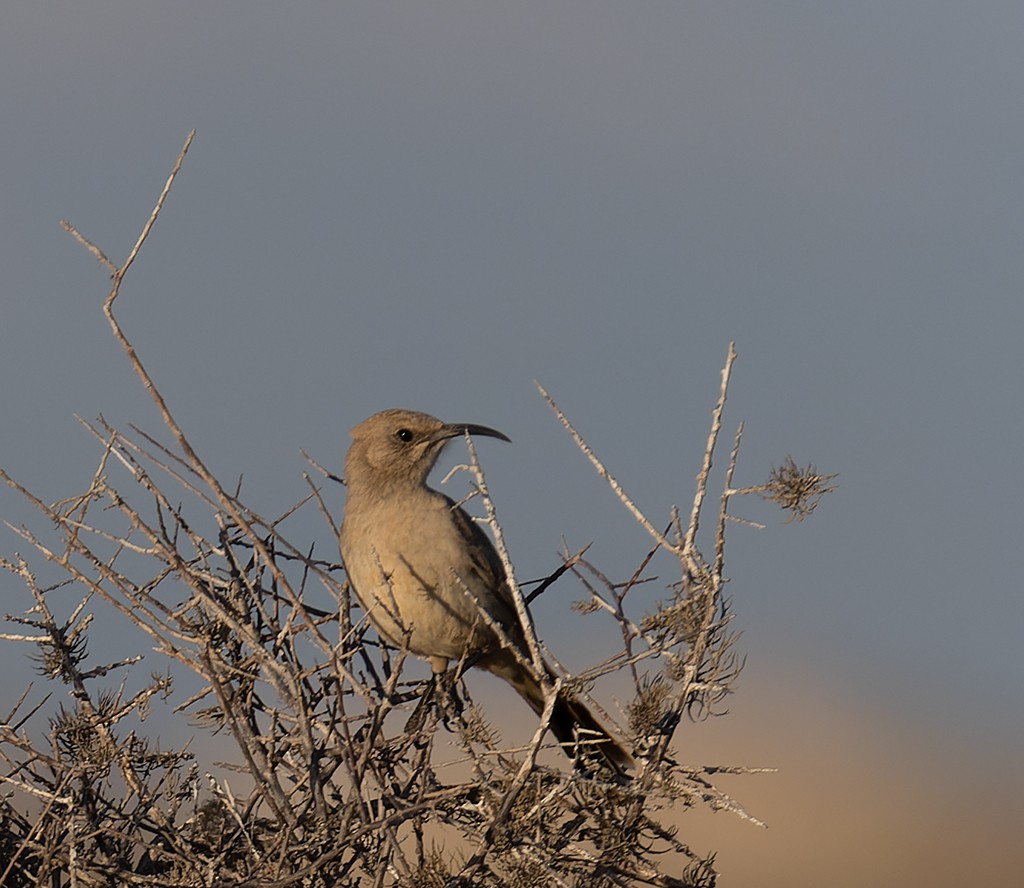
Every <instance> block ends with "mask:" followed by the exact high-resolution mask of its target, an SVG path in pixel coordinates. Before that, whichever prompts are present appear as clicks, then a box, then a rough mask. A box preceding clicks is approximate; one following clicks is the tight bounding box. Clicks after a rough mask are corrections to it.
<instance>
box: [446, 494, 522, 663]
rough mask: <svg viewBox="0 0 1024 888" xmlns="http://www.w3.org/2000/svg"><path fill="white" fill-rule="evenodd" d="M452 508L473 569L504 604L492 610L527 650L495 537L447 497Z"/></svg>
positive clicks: (453, 519) (501, 603)
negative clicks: (495, 546)
mask: <svg viewBox="0 0 1024 888" xmlns="http://www.w3.org/2000/svg"><path fill="white" fill-rule="evenodd" d="M445 499H447V500H448V503H449V506H450V508H451V516H452V523H453V524H454V525H455V528H456V530H457V531H458V532H459V534H460V535H461V536H462V538H463V539H464V540H465V541H466V547H465V548H466V551H467V552H468V553H470V559H471V563H472V567H471V570H472V571H473V573H474V574H475V579H478V580H479V582H480V583H481V584H482V586H483V588H485V589H487V590H489V591H490V592H491V593H492V594H493V596H494V598H495V600H496V601H495V603H496V604H498V605H500V608H501V613H492V616H494V617H497V618H498V619H499V621H500V623H501V625H502V628H504V629H505V631H506V632H507V633H508V634H509V638H510V640H511V641H513V642H515V643H516V644H518V645H520V646H521V649H522V650H524V651H525V650H526V646H525V638H524V636H523V632H522V626H521V625H520V623H519V617H518V615H517V613H516V606H515V602H514V601H513V600H512V592H511V590H510V589H509V586H508V580H507V579H506V577H505V565H504V564H502V563H501V556H500V555H498V551H497V549H495V548H494V543H493V542H492V541H491V538H490V537H489V536H488V535H487V534H486V533H485V532H484V531H483V530H482V529H481V527H480V525H479V524H477V522H476V521H474V520H473V518H472V517H471V516H470V515H469V514H467V513H466V512H465V511H464V510H463V509H461V508H460V507H459V506H458V505H456V503H455V501H454V500H452V499H451V498H450V497H445ZM469 580H470V578H469V577H463V581H464V582H466V583H467V584H469Z"/></svg>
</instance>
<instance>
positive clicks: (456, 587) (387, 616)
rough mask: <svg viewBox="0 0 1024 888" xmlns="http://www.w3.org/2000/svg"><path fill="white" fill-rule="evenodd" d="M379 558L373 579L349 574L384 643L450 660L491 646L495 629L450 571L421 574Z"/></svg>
mask: <svg viewBox="0 0 1024 888" xmlns="http://www.w3.org/2000/svg"><path fill="white" fill-rule="evenodd" d="M377 561H378V559H375V560H374V564H373V565H372V571H373V574H375V576H373V579H372V581H371V580H370V577H368V576H363V577H361V578H355V577H353V586H354V588H355V590H356V597H357V598H358V599H359V601H360V604H361V605H362V607H363V609H364V610H365V611H366V614H367V616H368V618H369V620H370V622H371V623H372V624H373V626H374V628H375V629H376V630H377V632H378V633H379V634H380V635H381V636H382V637H383V638H384V639H385V640H386V641H387V642H389V643H390V644H392V645H394V646H395V647H398V648H405V647H408V649H409V651H411V652H412V653H414V654H417V655H418V656H421V657H444V658H446V659H449V660H458V659H460V658H461V657H463V656H464V655H472V654H474V653H477V652H479V651H480V650H483V649H486V648H488V647H491V646H493V645H494V643H495V642H496V637H495V633H494V631H493V629H491V628H490V626H489V625H488V623H487V621H486V620H485V618H484V617H483V616H481V613H480V608H479V606H478V605H477V604H476V601H475V600H474V598H473V597H472V595H471V593H470V592H469V591H467V588H466V587H465V586H464V584H463V583H460V582H459V580H458V579H456V577H455V575H454V574H453V573H452V574H451V576H450V577H440V576H423V575H422V574H420V575H417V574H415V573H414V572H413V571H412V570H410V569H409V567H408V565H407V564H406V563H404V559H400V558H397V559H388V558H384V559H380V560H379V564H378V563H377ZM382 569H383V570H382ZM360 580H362V582H360ZM367 593H369V594H367Z"/></svg>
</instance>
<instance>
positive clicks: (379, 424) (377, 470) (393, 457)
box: [345, 409, 509, 489]
mask: <svg viewBox="0 0 1024 888" xmlns="http://www.w3.org/2000/svg"><path fill="white" fill-rule="evenodd" d="M467 432H468V433H469V434H470V435H485V436H487V437H490V438H500V439H501V440H502V441H508V440H509V438H508V437H507V436H505V435H503V434H502V433H501V432H499V431H496V430H495V429H492V428H488V427H487V426H482V425H476V424H474V423H467V422H442V421H441V420H439V419H437V418H436V417H433V416H430V415H429V414H427V413H420V412H418V411H416V410H399V409H396V410H383V411H381V412H380V413H375V414H374V415H373V416H371V417H369V418H368V419H364V420H363V421H362V422H361V423H359V425H357V426H356V427H355V428H354V429H352V446H351V447H349V451H348V456H347V457H346V458H345V480H346V483H347V484H348V485H349V486H350V487H352V486H353V485H355V486H357V487H358V486H361V485H370V486H372V487H375V488H377V489H384V488H387V487H393V486H405V485H409V486H419V485H422V484H424V483H425V482H426V480H427V475H429V474H430V470H431V469H432V468H433V467H434V463H436V462H437V458H438V456H440V455H441V451H442V450H443V449H444V446H445V444H447V443H448V442H449V441H450V440H451V439H452V438H457V437H459V436H460V435H464V434H466V433H467Z"/></svg>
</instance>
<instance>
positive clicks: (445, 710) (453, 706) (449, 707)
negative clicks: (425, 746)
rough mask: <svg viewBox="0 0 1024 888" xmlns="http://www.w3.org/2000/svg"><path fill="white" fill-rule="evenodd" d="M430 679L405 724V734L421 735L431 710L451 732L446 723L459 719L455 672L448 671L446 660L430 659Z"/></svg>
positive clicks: (460, 710) (459, 707) (459, 711)
mask: <svg viewBox="0 0 1024 888" xmlns="http://www.w3.org/2000/svg"><path fill="white" fill-rule="evenodd" d="M430 668H431V672H432V674H431V677H430V681H428V682H426V683H425V687H424V689H423V694H422V696H421V697H420V699H419V702H418V703H417V704H416V708H415V709H414V710H413V712H412V715H410V716H409V720H408V721H407V722H406V723H405V732H406V733H407V734H421V733H423V730H424V727H425V726H426V724H427V717H428V715H429V714H430V712H431V710H432V709H435V707H436V712H437V714H438V715H439V716H440V718H441V721H442V722H444V726H445V727H446V728H448V729H449V730H451V728H450V726H449V724H448V721H449V719H450V718H452V717H455V718H459V717H460V716H461V715H462V701H461V700H460V699H459V695H458V693H457V692H456V690H455V682H456V680H457V677H458V676H457V670H455V669H453V670H450V671H449V669H448V660H447V659H446V658H444V657H431V658H430Z"/></svg>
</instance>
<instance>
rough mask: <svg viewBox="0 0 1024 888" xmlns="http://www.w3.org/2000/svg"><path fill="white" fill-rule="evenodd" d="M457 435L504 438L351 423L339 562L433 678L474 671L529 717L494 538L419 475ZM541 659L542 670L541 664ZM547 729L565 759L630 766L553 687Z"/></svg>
mask: <svg viewBox="0 0 1024 888" xmlns="http://www.w3.org/2000/svg"><path fill="white" fill-rule="evenodd" d="M467 434H468V435H481V436H485V437H490V438H497V439H499V440H502V441H509V440H510V439H509V438H508V437H507V436H506V435H504V434H503V433H501V432H499V431H497V430H495V429H492V428H489V427H487V426H483V425H477V424H474V423H464V422H462V423H446V422H442V421H441V420H439V419H437V418H436V417H433V416H431V415H429V414H427V413H421V412H418V411H415V410H402V409H392V410H383V411H381V412H379V413H375V414H374V415H373V416H370V417H369V418H368V419H365V420H364V421H363V422H361V423H359V425H357V426H355V428H353V429H352V432H351V438H352V443H351V445H350V447H349V450H348V454H347V455H346V457H345V485H346V490H347V499H346V503H345V513H344V518H343V520H342V524H341V530H340V533H339V548H340V550H341V560H342V563H343V565H344V568H345V572H346V574H347V577H348V581H349V584H350V586H351V588H352V591H353V592H354V594H355V597H356V599H357V600H358V601H359V604H360V606H361V607H362V609H363V611H364V612H365V614H366V617H367V619H368V620H369V622H370V623H371V624H372V625H373V626H374V628H375V629H376V631H377V634H378V635H379V636H380V638H381V639H382V640H384V641H385V642H387V643H388V644H390V645H392V646H394V647H397V648H401V649H406V650H408V651H410V652H411V653H413V654H415V655H417V656H419V657H421V658H424V659H426V660H427V661H428V662H429V663H430V666H431V669H432V672H433V674H434V676H435V679H439V678H440V676H442V675H444V674H445V673H446V671H447V669H448V664H449V662H450V661H455V662H456V663H463V662H464V663H468V664H471V665H472V666H475V667H476V668H479V669H484V670H486V671H487V672H490V673H492V674H494V675H496V676H498V677H499V678H501V679H504V680H505V681H506V682H507V683H508V684H509V685H511V686H512V687H513V688H514V689H515V690H516V691H517V692H518V694H519V695H520V696H521V697H522V698H523V699H524V700H525V701H526V702H527V703H528V704H529V706H530V708H531V709H533V711H534V712H535V713H536V714H538V715H540V714H541V713H543V711H544V702H545V698H544V690H543V686H542V683H541V681H540V680H539V679H538V676H537V674H536V673H535V671H534V670H533V669H531V668H530V666H528V665H527V664H529V663H530V662H531V658H530V653H529V647H528V645H527V642H526V634H525V631H524V629H523V626H522V623H521V621H520V619H519V615H518V611H517V609H516V605H515V601H514V599H513V596H512V591H511V589H510V587H509V582H508V579H507V577H506V572H505V568H504V566H503V563H502V560H501V558H500V556H499V555H498V552H497V550H496V549H495V546H494V543H493V542H492V541H491V539H490V537H489V536H488V535H487V534H486V533H485V532H484V531H483V530H482V529H481V528H480V526H479V524H478V523H477V522H476V521H474V519H473V518H472V517H471V516H470V515H469V514H468V513H467V512H466V511H465V510H464V509H462V508H461V506H459V505H458V504H457V503H456V502H455V501H454V500H452V499H451V498H450V497H448V496H446V495H444V494H443V493H441V492H439V491H437V490H434V489H433V488H431V487H429V486H428V485H427V477H428V475H429V474H430V471H431V469H433V467H434V464H435V463H436V462H437V459H438V457H439V456H440V454H441V451H442V450H443V449H444V447H445V445H447V444H448V443H449V442H450V441H451V440H452V439H453V438H457V437H461V436H463V435H467ZM481 611H482V612H483V614H485V615H486V617H484V616H482V614H481ZM541 666H542V669H543V672H544V678H545V679H549V680H553V679H554V677H555V673H554V672H553V670H552V669H551V667H550V666H549V665H548V664H547V663H543V662H542V664H541ZM550 728H551V731H552V733H553V734H554V736H555V739H556V740H557V741H558V744H559V745H560V746H561V748H562V750H563V751H564V752H565V753H566V754H567V755H568V756H569V757H570V758H573V757H577V758H578V759H579V760H584V759H585V760H588V761H595V760H596V761H597V762H599V763H601V764H604V765H605V766H607V767H608V768H609V769H610V770H611V771H612V772H613V773H615V774H617V775H623V774H625V772H626V771H627V770H628V769H629V768H630V767H632V764H633V762H632V759H631V757H630V755H629V753H628V752H626V750H625V749H624V748H623V747H622V745H621V744H620V743H619V742H618V741H617V740H615V739H614V737H612V735H611V734H610V733H609V732H608V731H607V730H606V729H605V728H604V726H603V725H601V723H600V722H599V721H598V720H597V719H596V718H595V717H594V715H593V714H592V713H591V712H590V710H589V709H587V707H586V706H584V705H583V704H582V703H581V702H580V701H579V700H577V699H576V698H575V697H573V696H572V695H571V694H569V693H568V692H566V691H564V690H560V691H559V692H558V695H557V697H556V699H555V701H554V707H553V711H552V715H551V720H550Z"/></svg>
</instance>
